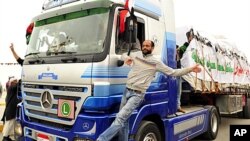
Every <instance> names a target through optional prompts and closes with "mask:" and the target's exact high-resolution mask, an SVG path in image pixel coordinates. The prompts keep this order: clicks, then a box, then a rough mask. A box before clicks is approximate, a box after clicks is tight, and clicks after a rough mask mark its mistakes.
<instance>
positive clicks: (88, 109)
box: [15, 0, 248, 141]
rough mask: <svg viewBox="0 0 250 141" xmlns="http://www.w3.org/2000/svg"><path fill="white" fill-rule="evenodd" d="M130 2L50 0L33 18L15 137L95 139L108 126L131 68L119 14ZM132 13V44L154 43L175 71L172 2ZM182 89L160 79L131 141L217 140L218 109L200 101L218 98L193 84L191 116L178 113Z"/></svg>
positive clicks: (138, 115) (136, 118)
mask: <svg viewBox="0 0 250 141" xmlns="http://www.w3.org/2000/svg"><path fill="white" fill-rule="evenodd" d="M124 5H125V1H123V0H60V1H58V0H47V1H46V2H45V3H44V5H43V11H42V13H41V14H39V15H37V16H36V17H34V18H33V19H32V22H33V23H34V28H33V31H32V34H31V37H30V41H29V44H28V47H27V52H26V56H25V59H24V64H23V68H22V69H23V70H22V83H21V92H20V93H19V94H18V97H19V98H20V99H21V100H22V102H21V103H19V104H18V107H17V117H16V123H15V138H16V140H22V141H34V140H38V141H95V140H96V139H97V138H98V136H99V135H100V134H101V133H102V132H103V131H104V130H105V129H107V128H108V127H109V126H110V124H111V123H112V121H113V120H114V118H115V116H116V113H117V112H118V110H119V104H120V101H121V97H122V94H123V91H124V89H125V84H126V79H127V74H128V72H129V70H130V67H129V66H126V65H118V64H119V63H118V62H119V61H120V60H121V57H122V54H123V53H127V52H128V51H129V50H130V49H131V48H129V49H127V48H125V49H124V48H121V47H120V46H119V45H118V44H119V40H120V39H119V38H120V34H119V32H120V28H119V27H120V25H121V23H123V21H122V20H121V15H122V14H121V12H122V11H124V10H128V9H126V8H124ZM133 9H134V15H135V16H136V21H137V24H136V28H134V29H133V31H129V35H130V36H129V38H130V40H129V41H130V42H129V44H130V45H131V41H132V40H131V39H134V38H135V37H132V36H131V35H132V34H131V33H136V34H135V35H136V38H137V39H138V40H139V42H140V43H142V42H143V41H144V40H145V39H151V40H152V41H154V43H155V46H156V47H155V49H154V52H153V54H154V55H155V56H156V57H157V58H158V59H160V60H161V61H163V62H164V64H166V65H168V66H170V67H172V68H176V63H177V62H176V59H175V58H176V56H175V54H176V36H175V22H174V9H173V1H172V0H164V1H162V0H161V1H160V0H159V1H158V0H143V1H140V0H135V1H134V5H133ZM125 26H126V24H125ZM130 26H131V25H130ZM125 29H129V27H128V28H125ZM125 33H126V31H125ZM187 84H188V83H187ZM183 85H184V84H183ZM177 91H178V82H177V78H176V77H171V76H166V75H164V74H163V73H157V74H156V75H155V79H154V81H153V82H152V83H151V85H150V87H149V88H148V90H147V92H146V94H145V100H144V101H143V103H142V104H141V106H140V107H138V108H137V109H136V110H135V111H134V112H133V114H132V116H131V117H130V119H129V140H130V141H142V140H146V141H148V140H154V141H164V140H165V141H175V140H180V141H182V140H189V139H192V138H194V137H197V136H199V135H202V137H204V138H205V139H210V140H213V139H215V138H216V136H217V133H218V130H219V128H218V127H219V126H218V125H219V122H220V112H219V109H220V108H219V107H218V106H216V102H215V103H213V102H204V103H201V101H199V99H201V97H206V98H207V99H209V100H210V101H211V100H215V99H216V96H217V95H216V94H211V95H209V96H207V95H205V94H204V95H203V93H202V92H200V93H199V92H197V91H195V90H192V89H191V87H190V91H188V92H185V93H186V94H185V95H190V96H196V98H195V100H192V99H190V102H187V104H186V106H184V107H183V108H184V109H185V110H186V113H179V112H177V104H176V101H177ZM183 93H184V92H183ZM183 95H184V94H183ZM243 95H246V94H242V95H240V96H242V97H243ZM230 96H236V94H235V95H230ZM237 96H238V95H237ZM244 98H245V100H247V99H248V98H247V97H244ZM242 99H243V98H242ZM209 100H208V101H209ZM223 100H224V99H223ZM193 101H194V102H193ZM197 101H198V102H197ZM193 103H194V104H193ZM183 104H184V105H185V101H183ZM245 107H247V103H245ZM241 108H242V106H241ZM245 111H246V110H245ZM113 140H114V141H115V140H117V138H116V137H115V138H114V139H113Z"/></svg>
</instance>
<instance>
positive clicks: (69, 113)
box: [57, 99, 75, 119]
mask: <svg viewBox="0 0 250 141" xmlns="http://www.w3.org/2000/svg"><path fill="white" fill-rule="evenodd" d="M57 116H58V117H63V118H69V119H74V118H75V101H73V100H65V99H59V100H58V109H57Z"/></svg>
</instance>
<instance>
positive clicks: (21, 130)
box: [14, 121, 23, 137]
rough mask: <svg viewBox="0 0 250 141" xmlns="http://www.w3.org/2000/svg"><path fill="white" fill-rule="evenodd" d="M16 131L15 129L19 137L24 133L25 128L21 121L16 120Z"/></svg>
mask: <svg viewBox="0 0 250 141" xmlns="http://www.w3.org/2000/svg"><path fill="white" fill-rule="evenodd" d="M14 131H15V136H17V137H18V136H22V135H23V128H22V125H21V123H20V122H19V121H16V122H15V126H14Z"/></svg>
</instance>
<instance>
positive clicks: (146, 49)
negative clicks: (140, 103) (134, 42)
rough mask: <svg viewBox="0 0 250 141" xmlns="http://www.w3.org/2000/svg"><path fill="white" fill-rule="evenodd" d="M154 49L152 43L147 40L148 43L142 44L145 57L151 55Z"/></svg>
mask: <svg viewBox="0 0 250 141" xmlns="http://www.w3.org/2000/svg"><path fill="white" fill-rule="evenodd" d="M153 49H154V48H153V47H152V45H151V41H149V40H146V41H144V42H143V44H142V53H143V54H144V55H147V54H151V53H152V51H153Z"/></svg>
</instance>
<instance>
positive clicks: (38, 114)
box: [23, 84, 91, 126]
mask: <svg viewBox="0 0 250 141" xmlns="http://www.w3.org/2000/svg"><path fill="white" fill-rule="evenodd" d="M45 87H46V88H50V89H44V88H45ZM53 88H55V89H53ZM62 88H64V89H62ZM68 90H74V91H68ZM77 90H82V91H81V92H76V91H77ZM88 90H91V89H90V86H84V87H82V88H80V87H75V88H74V87H72V86H70V87H67V86H54V85H53V86H48V85H46V86H43V85H35V84H24V85H23V100H24V108H25V114H26V115H27V116H28V117H30V119H32V121H33V122H38V123H43V124H44V123H48V124H49V125H51V126H54V124H58V125H59V124H61V125H73V124H74V122H75V118H74V119H67V118H61V117H58V116H57V113H58V110H57V108H58V100H59V99H65V100H73V101H75V114H74V115H75V116H77V115H78V114H79V112H80V110H81V107H82V105H83V102H84V101H85V99H86V98H87V97H88V96H90V95H91V91H88ZM45 91H49V92H50V94H51V95H52V97H53V99H52V106H51V108H49V109H44V108H43V107H42V104H41V96H42V93H44V92H45ZM52 123H53V124H52Z"/></svg>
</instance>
